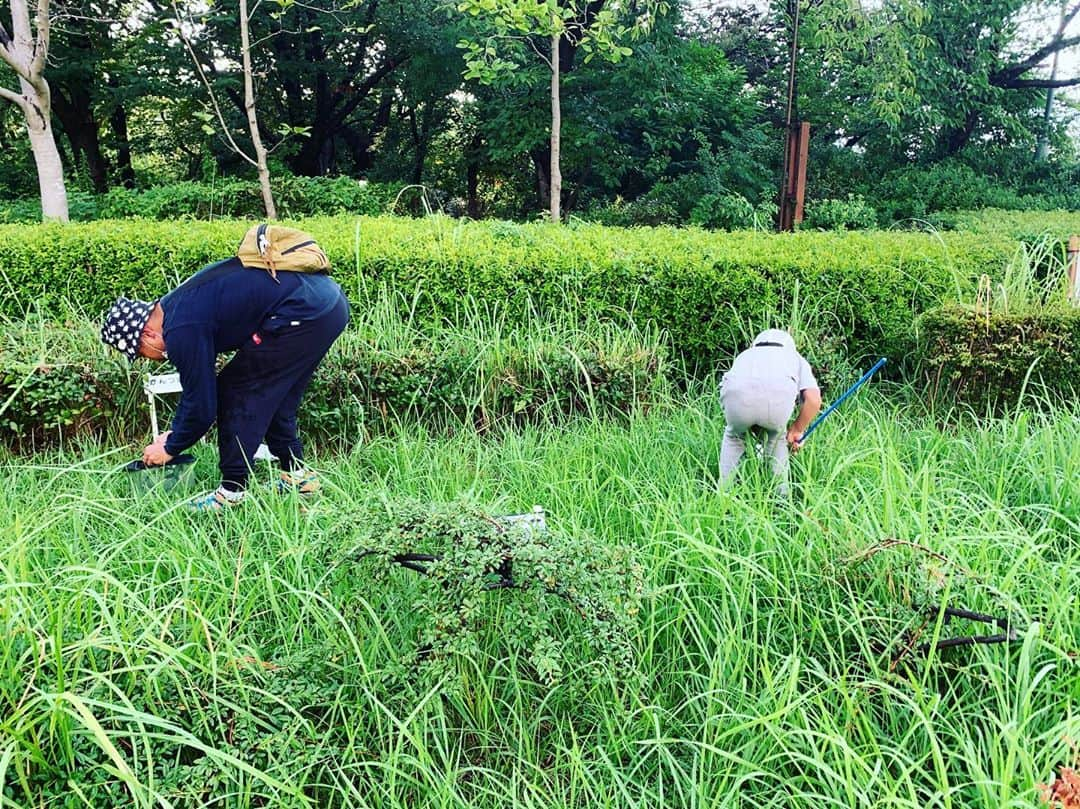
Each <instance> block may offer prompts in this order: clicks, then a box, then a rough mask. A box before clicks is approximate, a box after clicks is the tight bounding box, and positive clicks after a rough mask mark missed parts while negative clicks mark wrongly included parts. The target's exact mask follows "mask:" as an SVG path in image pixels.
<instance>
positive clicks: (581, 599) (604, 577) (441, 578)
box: [323, 501, 644, 691]
mask: <svg viewBox="0 0 1080 809" xmlns="http://www.w3.org/2000/svg"><path fill="white" fill-rule="evenodd" d="M323 553H324V556H325V560H326V563H327V565H328V567H330V568H338V569H340V570H343V571H344V573H345V575H347V576H349V578H350V579H351V581H349V582H347V583H346V584H347V586H346V587H345V588H344V589H345V591H346V592H349V593H353V594H359V598H360V599H361V604H359V605H357V606H354V607H353V609H361V610H366V609H369V607H368V605H367V602H366V601H365V600H363V595H362V594H363V591H364V588H365V587H371V586H372V584H375V585H376V586H383V587H385V586H386V585H387V584H389V583H391V582H392V579H391V578H390V576H391V573H392V572H393V571H395V570H397V569H398V568H399V567H406V568H411V569H412V570H413V571H414V572H415V574H416V577H417V578H421V579H427V580H428V581H427V584H428V586H427V587H426V588H425V589H424V593H423V596H422V597H421V598H419V599H417V600H416V610H417V611H418V613H419V615H420V617H421V621H422V623H421V629H420V637H419V642H418V644H417V645H416V646H415V647H414V648H413V650H412V653H411V654H410V655H408V656H407V657H406V660H407V661H408V662H411V663H413V664H414V665H418V666H420V667H422V669H423V670H425V671H426V672H427V674H428V683H425V685H426V686H427V687H437V688H439V689H440V690H442V689H445V688H447V687H448V686H449V687H452V685H451V681H450V680H449V678H448V677H447V676H446V674H448V673H451V672H453V671H454V668H455V667H456V666H459V665H461V663H462V662H463V661H464V662H465V666H464V670H465V671H466V672H469V673H471V666H473V665H476V664H477V662H479V661H483V660H484V659H485V658H488V657H490V658H494V659H501V660H506V659H507V658H508V657H509V658H511V659H513V658H518V660H519V661H520V662H519V663H518V664H517V665H516V666H515V668H516V669H517V673H518V676H520V677H522V678H524V679H526V680H528V681H532V682H535V683H538V684H542V685H547V686H550V685H554V684H556V683H561V684H563V685H565V686H570V687H572V688H574V689H575V690H579V691H580V690H582V689H585V690H588V689H589V688H592V687H594V686H596V685H604V684H609V683H611V682H623V683H625V682H627V681H633V679H634V678H635V675H634V672H635V671H636V669H637V666H636V665H635V663H636V653H635V647H634V642H633V638H634V637H635V635H636V634H637V618H636V615H637V614H638V612H639V611H640V609H641V601H642V594H643V590H644V571H643V568H642V567H641V565H640V564H638V563H637V562H636V561H635V559H634V555H633V552H632V550H631V549H629V548H623V547H618V546H614V545H612V544H610V543H608V542H604V543H600V542H597V541H595V540H590V539H588V538H585V537H581V536H575V535H573V534H568V533H565V532H563V531H561V530H559V529H558V528H557V527H555V526H547V527H545V528H540V527H538V526H536V525H527V524H524V523H522V522H516V523H508V522H505V521H503V520H501V519H500V518H498V517H493V516H491V515H488V514H485V513H483V512H482V511H480V510H479V509H477V508H475V507H471V506H469V505H467V504H465V503H451V504H446V505H440V506H431V505H428V504H423V503H414V502H408V501H402V502H390V503H379V504H378V505H376V506H374V507H373V508H371V509H369V510H367V511H366V512H361V513H359V514H355V515H349V516H344V517H341V518H339V519H337V520H336V521H335V523H334V525H333V526H332V527H328V531H327V539H326V542H325V551H324V552H323ZM357 597H358V596H357V595H354V596H353V599H354V600H355V599H356V598H357ZM492 613H493V614H492ZM493 646H494V647H497V648H496V650H495V651H494V652H492V651H491V649H492V647H493Z"/></svg>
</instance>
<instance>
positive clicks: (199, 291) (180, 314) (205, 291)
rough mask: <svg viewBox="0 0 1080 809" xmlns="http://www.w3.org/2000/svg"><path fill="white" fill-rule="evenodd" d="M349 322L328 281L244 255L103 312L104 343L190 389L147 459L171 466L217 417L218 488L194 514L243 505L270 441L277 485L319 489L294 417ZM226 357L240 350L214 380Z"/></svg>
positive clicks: (341, 299) (333, 284) (339, 295)
mask: <svg viewBox="0 0 1080 809" xmlns="http://www.w3.org/2000/svg"><path fill="white" fill-rule="evenodd" d="M348 320H349V304H348V301H347V300H346V299H345V295H344V294H343V293H342V291H341V287H339V286H338V284H337V283H336V282H335V281H334V280H333V279H332V278H330V276H329V275H327V274H325V273H301V272H278V273H277V274H276V277H274V276H273V275H272V274H271V273H268V272H266V271H264V270H260V269H253V268H248V267H245V266H243V265H242V264H241V263H240V260H239V259H237V258H231V259H226V260H224V261H219V262H217V263H216V264H211V265H209V266H208V267H204V268H203V269H202V270H200V271H199V272H197V273H195V274H194V275H193V276H191V277H190V278H188V279H187V280H186V281H185V282H184V283H182V284H181V285H180V286H179V287H177V288H176V289H174V290H172V291H171V292H169V293H168V294H166V295H165V296H164V297H162V298H160V299H158V300H156V301H152V302H147V301H138V300H128V299H127V298H123V297H121V298H119V299H118V300H117V301H116V303H114V304H113V305H112V308H110V309H109V311H108V313H107V314H106V315H105V320H104V323H103V325H102V328H101V339H102V341H103V342H104V343H105V344H106V345H109V346H111V347H113V348H115V349H117V350H118V351H120V352H121V353H122V354H124V355H125V356H127V358H128V359H129V360H134V359H135V358H136V357H140V356H141V357H146V358H147V359H150V360H157V361H160V360H164V359H168V360H169V361H170V362H172V364H173V365H174V366H175V367H176V370H177V371H178V372H179V374H180V383H181V385H182V386H183V394H182V395H181V399H180V403H179V405H178V406H177V410H176V414H175V416H174V417H173V420H172V429H171V430H170V431H168V432H165V433H163V434H162V435H160V436H157V437H156V438H155V440H154V442H153V443H152V444H150V445H149V446H147V447H146V448H145V449H144V450H143V461H144V462H145V463H146V464H147V465H151V466H155V465H160V464H164V463H167V462H169V461H170V460H172V458H174V457H175V456H176V455H178V454H180V453H181V452H183V451H184V450H186V449H188V448H189V447H191V446H192V445H193V444H195V442H196V441H198V440H199V439H200V438H201V437H202V436H203V435H204V434H205V433H206V432H207V430H209V429H210V427H211V425H213V424H214V422H215V421H216V422H217V429H218V452H219V467H220V470H221V485H220V486H219V487H218V489H217V490H216V491H214V492H211V493H210V494H208V495H206V496H204V497H201V498H197V499H196V500H194V501H192V503H191V506H192V507H193V508H195V509H196V510H211V511H218V510H221V509H223V508H225V507H226V506H229V505H232V504H235V503H239V502H240V501H241V500H242V499H243V497H244V491H245V488H246V487H247V483H248V474H249V472H250V470H251V468H252V464H253V459H254V455H255V452H256V451H257V449H258V447H259V444H260V443H262V442H263V440H265V442H266V445H267V447H268V448H269V450H270V451H271V452H272V453H273V454H274V455H276V456H277V457H278V459H279V462H280V464H281V467H282V471H281V482H280V484H279V485H280V486H281V487H282V488H288V487H293V488H296V489H298V490H299V491H300V492H301V493H303V494H307V493H310V492H312V491H314V489H315V488H316V487H317V485H318V480H317V478H316V477H315V476H314V474H312V473H309V472H307V471H305V469H304V466H303V459H304V448H303V444H302V443H301V441H300V437H299V434H298V432H297V427H296V414H297V409H298V408H299V405H300V399H301V397H303V395H304V391H305V390H306V389H307V386H308V383H309V382H310V381H311V377H312V375H313V374H314V373H315V369H316V368H318V366H319V363H320V362H321V361H322V359H323V357H324V356H326V352H327V351H328V350H329V348H330V346H331V345H332V344H333V342H334V340H336V339H337V337H338V335H340V334H341V332H342V331H344V329H345V326H346V324H347V323H348ZM227 351H235V352H236V354H235V355H234V356H233V358H232V359H231V360H230V361H229V363H228V364H227V365H226V366H225V367H224V368H223V369H222V370H221V373H219V374H216V375H215V359H216V357H217V355H218V354H221V353H223V352H227Z"/></svg>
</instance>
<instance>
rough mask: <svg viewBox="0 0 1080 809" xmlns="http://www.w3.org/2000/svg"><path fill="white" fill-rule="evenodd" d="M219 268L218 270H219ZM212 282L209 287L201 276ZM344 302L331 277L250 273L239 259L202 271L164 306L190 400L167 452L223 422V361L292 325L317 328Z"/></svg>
mask: <svg viewBox="0 0 1080 809" xmlns="http://www.w3.org/2000/svg"><path fill="white" fill-rule="evenodd" d="M219 267H220V269H219ZM211 272H212V273H213V274H214V275H217V274H218V273H221V275H220V277H212V278H211V280H208V281H205V283H203V282H202V281H203V279H202V278H200V276H202V275H204V274H206V273H211ZM341 297H342V292H341V287H339V286H338V285H337V283H336V282H335V281H334V280H333V279H332V278H330V276H328V275H321V274H309V273H299V272H279V273H278V274H277V280H276V281H275V280H274V279H273V278H272V277H271V276H270V274H269V273H268V272H266V271H265V270H259V269H248V268H244V267H243V266H242V265H241V264H240V261H239V260H238V259H235V258H233V259H227V260H226V261H224V262H218V263H217V264H211V265H210V266H209V267H204V268H203V269H202V270H200V271H199V272H198V273H196V274H195V275H194V276H192V278H191V279H188V281H187V282H185V283H184V284H181V285H180V286H179V287H177V288H176V289H174V290H173V291H172V292H170V293H168V294H167V295H165V297H163V298H162V299H161V300H160V301H159V302H160V304H161V308H162V310H163V312H164V327H163V329H162V334H163V337H164V339H165V350H166V352H167V353H168V357H169V360H171V361H172V364H173V365H174V366H175V367H176V370H177V371H178V372H179V374H180V384H181V385H183V388H184V392H183V394H182V395H181V398H180V404H179V405H178V407H177V409H176V415H175V416H173V420H172V434H171V435H170V436H169V439H168V441H166V442H165V451H166V452H167V453H169V454H170V455H178V454H180V453H181V452H183V451H184V450H185V449H187V448H188V447H190V446H192V445H193V444H194V443H195V442H196V441H198V440H199V439H200V438H202V436H203V435H205V434H206V431H207V430H209V429H210V426H211V425H212V424H213V423H214V420H215V418H216V417H217V376H216V373H215V368H214V362H215V358H216V357H217V355H218V354H221V353H223V352H226V351H235V350H237V349H239V348H241V347H243V346H244V345H245V344H246V343H247V342H248V341H250V340H252V339H253V336H254V335H255V334H272V333H274V332H275V331H276V330H277V329H279V328H285V327H288V326H289V324H290V323H292V322H294V321H305V320H314V319H316V318H318V317H320V316H321V315H324V314H326V313H327V312H329V311H330V310H331V309H332V308H333V307H334V305H335V304H336V303H337V302H338V300H339V299H340V298H341Z"/></svg>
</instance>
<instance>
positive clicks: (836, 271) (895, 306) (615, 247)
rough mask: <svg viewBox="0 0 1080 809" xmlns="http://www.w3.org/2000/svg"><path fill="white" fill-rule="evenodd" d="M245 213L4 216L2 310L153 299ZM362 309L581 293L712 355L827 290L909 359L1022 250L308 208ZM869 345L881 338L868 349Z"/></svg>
mask: <svg viewBox="0 0 1080 809" xmlns="http://www.w3.org/2000/svg"><path fill="white" fill-rule="evenodd" d="M249 224H250V223H249V222H214V223H206V222H191V223H186V224H178V223H175V222H173V223H155V222H138V223H134V222H129V223H125V222H100V223H88V224H70V225H65V226H60V225H55V224H54V225H34V226H17V225H8V226H0V285H3V287H2V288H4V289H5V292H4V294H3V295H0V314H7V315H9V316H20V315H21V314H22V313H23V311H24V310H25V309H26V308H27V307H28V306H30V305H31V304H35V305H38V306H40V307H41V308H42V309H43V311H52V312H64V311H66V308H67V307H68V305H69V302H70V301H75V302H77V303H78V305H80V306H81V307H82V308H83V309H84V310H85V311H86V312H88V313H92V315H93V316H96V315H97V313H98V312H100V311H103V310H104V309H105V308H107V307H108V305H109V303H110V302H111V301H112V300H113V299H114V298H115V297H116V296H117V295H119V294H127V295H129V296H138V297H142V298H146V299H151V298H155V297H158V296H160V295H161V293H162V292H163V291H164V290H165V289H167V288H169V287H170V286H172V285H174V284H176V283H177V282H178V281H179V280H181V279H182V278H184V277H186V276H187V275H188V274H190V273H191V272H192V271H194V270H195V269H197V268H199V267H201V266H202V265H204V264H207V263H209V262H211V261H214V260H216V259H219V258H221V257H222V256H226V255H231V254H232V253H233V252H234V251H235V249H236V246H237V244H238V243H239V241H240V238H241V236H242V235H243V233H244V230H245V229H246V228H247V227H248V225H249ZM298 224H299V225H300V226H301V227H303V228H305V229H307V230H309V231H311V232H312V234H313V235H314V236H315V237H316V238H317V239H318V240H319V241H320V243H321V244H322V245H323V247H324V248H325V249H326V251H327V254H328V255H329V256H330V259H331V261H332V263H333V265H334V267H335V273H336V275H337V277H338V279H339V280H340V282H341V283H342V285H343V286H344V287H345V289H346V292H347V294H348V295H349V297H350V299H351V300H352V301H353V302H354V303H355V304H356V308H357V309H363V308H365V307H368V306H370V305H371V304H372V301H373V296H374V295H375V294H376V292H377V291H378V290H379V289H381V288H382V287H383V286H384V285H385V286H386V287H387V288H389V289H390V290H393V291H395V292H396V293H400V298H399V299H398V304H397V305H398V307H399V309H401V310H402V311H403V312H404V311H408V312H410V313H411V316H412V317H414V318H415V319H416V321H417V322H418V323H426V324H438V323H441V322H442V321H443V320H444V319H448V318H449V319H451V320H453V319H455V318H457V317H459V316H460V314H461V309H462V301H464V300H467V299H468V300H475V301H478V302H480V303H481V304H483V305H489V306H497V307H499V308H500V311H502V312H504V313H505V316H506V318H507V322H508V323H511V324H516V325H521V324H527V323H529V322H530V320H531V319H532V318H533V317H534V315H535V313H536V312H537V311H540V312H561V311H563V310H565V309H566V308H567V305H568V302H573V303H574V311H575V315H576V316H577V317H578V318H579V322H582V323H592V322H596V321H601V322H603V321H609V320H612V319H616V320H618V321H620V322H622V321H624V320H626V316H627V314H628V313H629V316H630V318H631V319H632V320H633V322H635V323H636V324H638V325H639V326H645V325H647V324H653V325H655V326H656V327H658V328H660V329H663V330H664V331H665V332H666V333H667V334H668V336H669V338H670V341H671V345H672V347H673V349H674V351H675V353H676V354H677V355H678V356H679V357H680V358H682V359H685V360H686V361H687V362H689V363H691V364H692V365H706V366H711V365H712V364H714V363H715V362H717V361H718V360H719V359H722V358H725V357H728V356H730V355H731V354H732V353H734V352H735V351H736V350H737V349H738V348H739V347H740V345H741V343H742V342H743V331H744V321H745V319H747V318H757V317H759V316H760V315H761V314H763V313H765V312H768V311H772V310H774V309H775V308H776V307H777V306H778V305H779V304H781V303H782V302H783V301H785V300H788V299H790V297H791V295H792V294H793V291H794V289H795V287H796V285H797V284H801V285H802V289H803V290H804V293H805V294H807V295H813V296H816V297H819V298H820V297H822V296H826V295H827V296H829V297H830V299H831V300H832V301H834V302H835V305H836V307H838V309H837V319H838V320H839V321H840V322H842V323H844V324H845V328H846V329H847V331H845V332H844V333H843V334H842V337H843V338H844V339H845V340H846V341H848V342H849V343H852V344H856V343H857V344H860V345H861V346H863V349H862V350H865V351H868V352H869V353H880V354H888V355H891V356H898V354H896V353H895V352H898V351H900V350H901V349H902V348H903V347H904V346H906V345H907V343H908V340H909V337H910V332H911V327H912V323H913V320H914V317H915V315H917V314H918V313H920V312H922V311H924V310H925V309H927V308H930V307H933V306H936V305H938V304H940V303H941V302H942V300H943V299H944V298H945V297H946V296H947V295H949V294H953V293H954V292H955V290H956V288H957V285H956V282H955V279H956V278H959V279H961V283H962V284H966V285H969V286H971V287H972V288H973V287H974V282H975V279H977V278H978V277H979V276H980V275H981V274H982V273H992V272H995V271H996V269H997V268H999V267H1000V266H1002V265H1003V264H1004V263H1005V261H1006V260H1007V259H1008V257H1009V256H1010V255H1011V254H1012V252H1013V251H1014V249H1015V243H1013V242H1011V241H1008V240H1006V239H1002V238H988V237H983V236H973V235H966V234H944V235H941V236H927V235H923V234H918V233H870V234H867V233H846V234H840V233H797V234H781V235H775V234H763V233H749V232H743V233H733V234H716V233H706V232H702V231H699V230H693V229H691V230H675V229H669V228H635V229H632V230H621V229H610V228H604V227H601V226H598V225H589V224H585V223H581V224H578V225H575V226H572V227H565V226H560V225H551V224H530V225H518V224H512V223H506V222H497V221H495V222H455V221H452V220H449V219H446V218H444V217H430V218H427V219H424V220H420V221H417V220H410V219H401V218H392V217H383V218H378V219H368V218H336V219H312V220H306V221H303V222H300V223H298ZM870 347H873V348H870Z"/></svg>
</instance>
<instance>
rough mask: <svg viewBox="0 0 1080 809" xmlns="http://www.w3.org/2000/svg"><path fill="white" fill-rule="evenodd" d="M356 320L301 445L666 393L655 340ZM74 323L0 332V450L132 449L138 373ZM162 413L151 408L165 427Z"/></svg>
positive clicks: (596, 407)
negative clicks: (79, 438)
mask: <svg viewBox="0 0 1080 809" xmlns="http://www.w3.org/2000/svg"><path fill="white" fill-rule="evenodd" d="M386 309H387V305H386V302H385V301H384V302H383V303H382V306H381V307H380V306H375V307H373V310H372V312H373V313H374V314H372V313H358V315H357V316H356V318H355V320H356V321H357V322H356V323H355V324H354V327H353V328H352V329H350V330H348V331H346V332H345V334H343V335H342V337H341V338H339V340H338V341H337V342H336V343H335V345H334V347H333V348H332V349H331V351H330V353H329V354H328V355H327V357H326V359H325V360H324V361H323V363H322V365H321V366H320V367H319V370H318V373H317V374H316V376H315V378H314V380H313V382H312V385H311V387H310V389H309V390H308V392H307V394H306V395H305V398H304V406H303V408H302V410H301V417H300V421H301V429H302V431H303V433H304V434H305V436H310V437H314V438H317V439H318V440H319V441H320V443H323V444H344V445H346V446H348V445H350V444H352V443H353V442H355V441H356V440H357V438H358V437H360V436H364V435H370V434H372V433H382V432H385V431H387V430H388V429H393V428H395V427H396V426H398V425H400V424H402V423H421V424H424V425H426V426H428V427H429V428H432V429H435V430H445V431H452V430H455V429H460V428H462V427H464V426H474V427H475V428H476V429H478V430H481V431H493V430H496V429H504V428H513V427H522V426H525V425H528V424H537V423H546V422H553V421H555V422H558V421H564V420H565V419H567V418H569V417H572V416H581V415H592V416H618V415H625V414H628V413H631V412H632V411H634V410H636V409H638V408H641V407H644V406H647V405H648V404H650V403H651V402H652V401H654V400H656V399H657V398H659V397H660V396H661V394H662V392H663V391H664V390H665V389H666V379H665V376H666V367H665V363H664V354H663V350H662V348H661V346H660V345H659V341H658V339H657V337H656V335H649V334H641V333H637V332H635V330H634V329H633V328H629V329H626V330H622V329H619V330H616V329H607V330H601V329H593V330H591V331H588V332H586V331H578V330H570V329H563V330H560V328H559V327H557V326H554V325H553V326H552V327H550V328H548V329H547V330H544V331H540V332H539V333H537V334H535V335H532V336H527V335H524V334H522V333H519V332H514V331H513V330H510V329H505V328H504V327H503V326H502V325H500V324H499V321H498V319H497V318H495V319H494V320H493V321H492V322H491V323H490V324H488V323H484V322H481V321H480V320H479V319H477V318H473V320H472V332H471V333H469V332H467V331H466V330H465V329H461V328H459V329H454V328H440V329H435V330H431V331H427V332H426V333H425V332H422V331H420V330H418V329H414V328H412V327H411V326H410V325H408V324H404V323H402V322H401V321H400V320H397V319H396V317H395V315H394V314H393V313H387V312H386V311H385V310H386ZM169 370H170V369H169V368H168V367H154V366H151V365H147V364H145V363H140V364H138V365H129V364H128V363H127V362H126V361H125V360H124V359H123V358H122V357H121V356H120V355H119V354H117V353H116V352H114V351H111V350H109V349H106V348H105V347H104V346H103V345H102V344H101V343H100V341H99V340H98V337H97V327H96V326H95V324H92V323H88V322H86V321H69V322H67V323H63V324H60V323H53V322H49V321H43V320H41V319H40V318H37V317H36V316H35V317H32V318H30V319H28V320H26V321H20V322H19V323H12V324H7V325H5V326H0V439H2V441H3V444H4V445H7V446H9V447H11V448H14V449H19V450H26V449H33V448H37V447H40V446H42V445H48V444H54V443H56V442H57V441H69V440H70V439H71V438H72V437H73V436H74V435H76V434H84V435H85V434H92V435H97V436H105V435H107V436H109V437H111V438H112V439H114V440H138V439H140V438H142V437H144V436H145V434H146V430H147V427H148V424H149V419H148V416H147V414H146V409H145V408H146V406H145V397H144V394H143V392H142V389H141V380H142V378H143V375H144V374H145V373H148V372H153V373H165V372H167V371H169ZM170 407H171V403H168V400H165V401H164V402H163V403H162V410H163V412H164V415H165V417H166V418H167V415H168V411H169V409H170Z"/></svg>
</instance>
